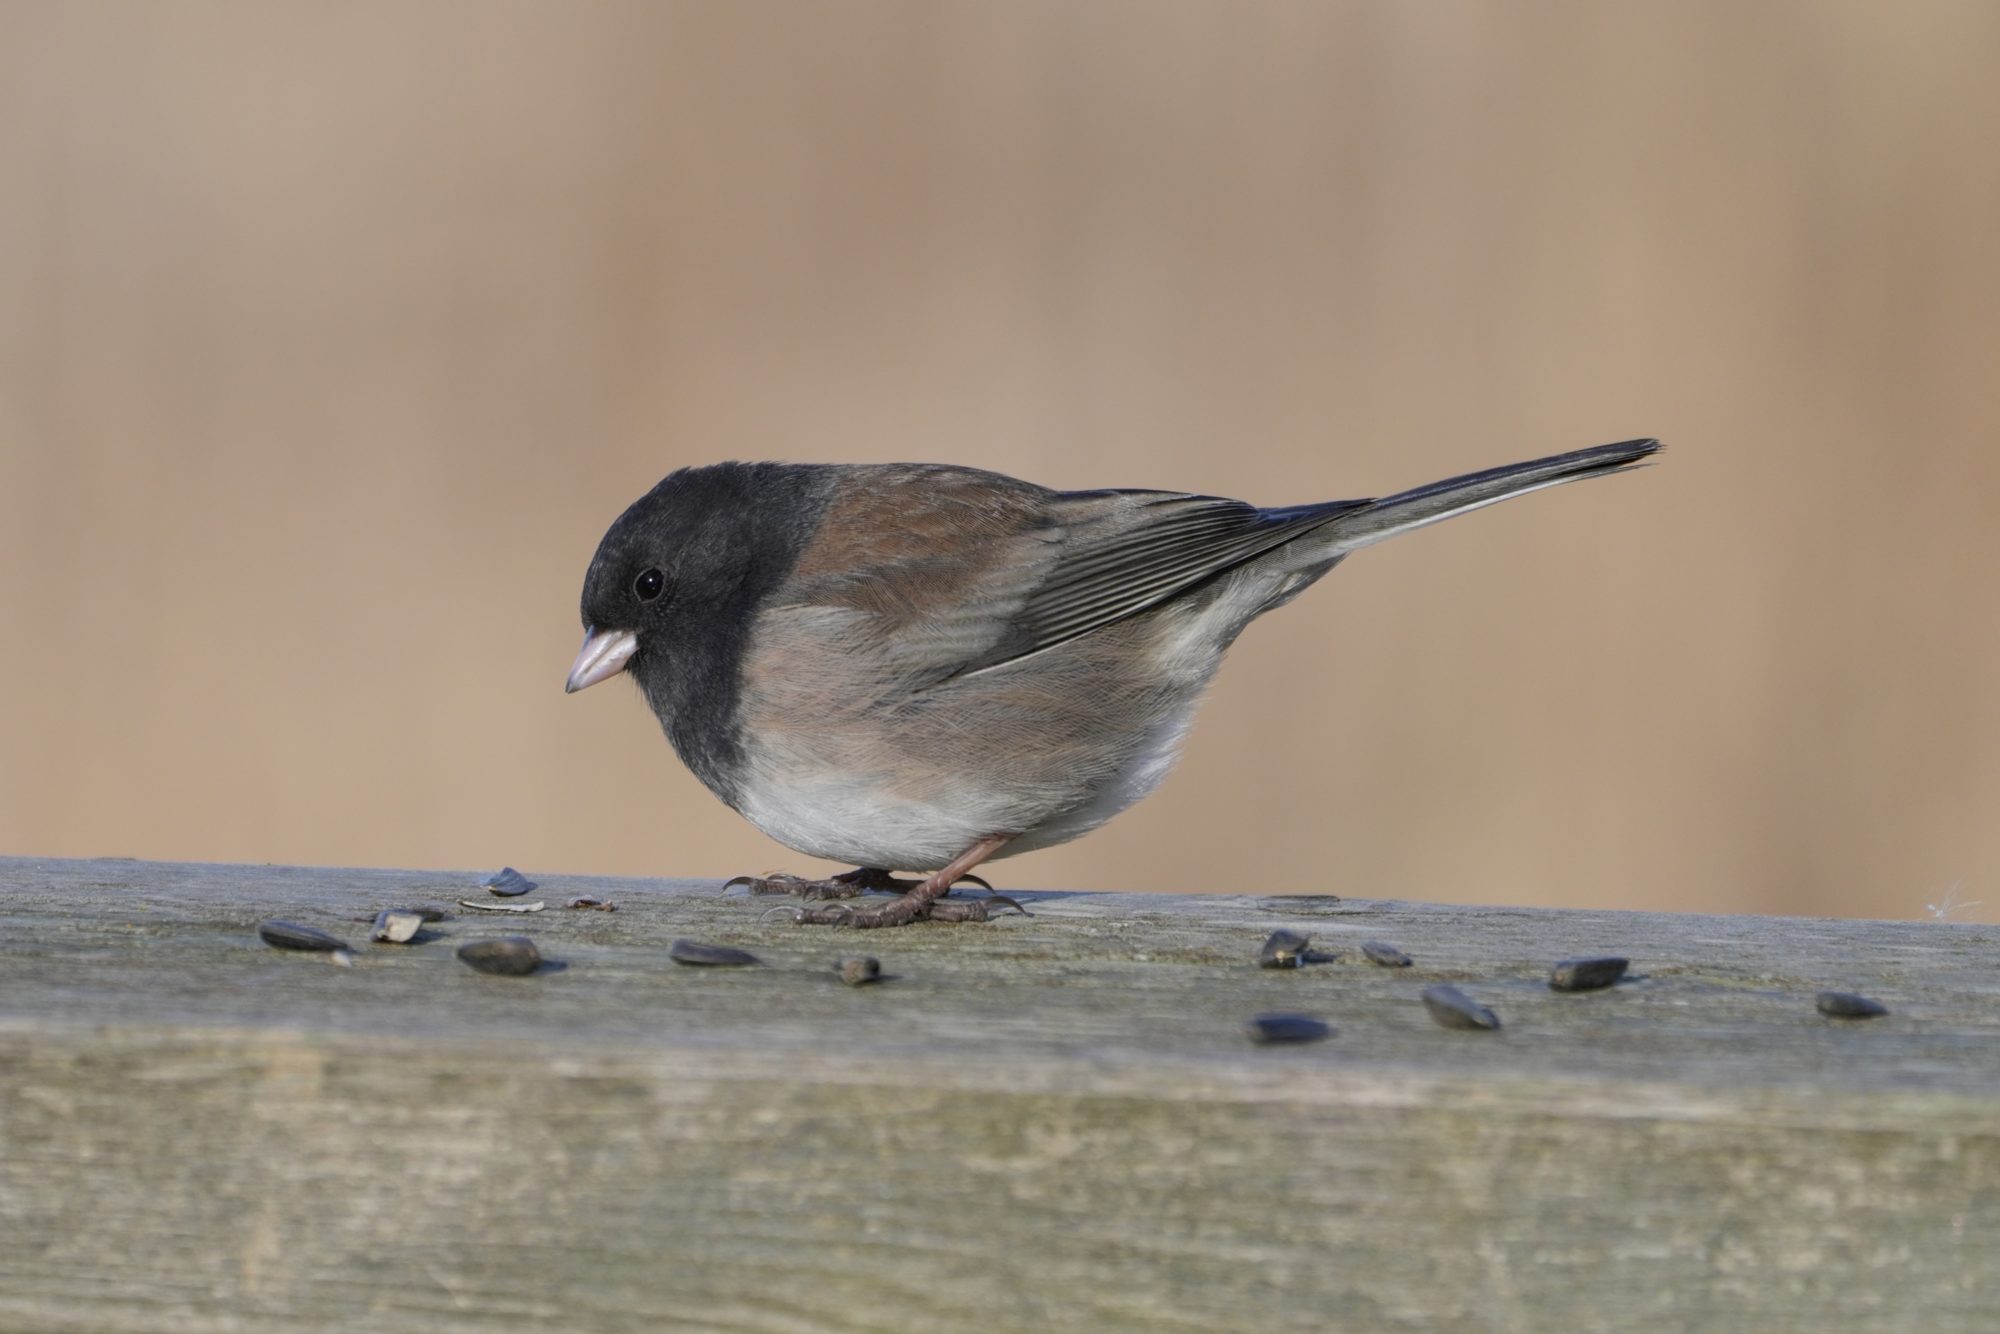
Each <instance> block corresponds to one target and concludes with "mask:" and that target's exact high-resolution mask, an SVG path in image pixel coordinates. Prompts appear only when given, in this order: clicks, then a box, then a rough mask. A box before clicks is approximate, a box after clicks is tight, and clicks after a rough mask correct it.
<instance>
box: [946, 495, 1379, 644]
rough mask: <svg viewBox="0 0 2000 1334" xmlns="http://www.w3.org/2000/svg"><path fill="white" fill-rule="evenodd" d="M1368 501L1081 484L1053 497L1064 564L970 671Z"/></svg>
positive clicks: (1099, 621)
mask: <svg viewBox="0 0 2000 1334" xmlns="http://www.w3.org/2000/svg"><path fill="white" fill-rule="evenodd" d="M1368 503H1369V502H1368V501H1365V500H1336V501H1330V502H1328V503H1326V504H1323V505H1304V506H1299V507H1296V508H1291V509H1277V510H1263V509H1258V508H1257V507H1256V506H1254V505H1247V504H1245V503H1244V502H1242V501H1240V500H1225V499H1222V498H1220V497H1218V496H1194V495H1181V494H1178V493H1174V492H1165V491H1072V492H1065V493H1060V494H1057V495H1055V496H1053V497H1051V502H1050V505H1049V512H1048V516H1047V517H1048V520H1049V524H1050V528H1051V529H1052V530H1053V531H1054V532H1056V533H1060V534H1061V540H1060V542H1059V544H1058V545H1057V550H1056V552H1055V553H1054V561H1053V563H1052V564H1051V565H1050V566H1049V567H1048V569H1047V572H1046V573H1045V574H1044V575H1043V577H1042V578H1041V580H1040V581H1039V582H1038V583H1037V584H1036V585H1035V586H1034V587H1033V588H1032V589H1030V590H1028V591H1027V593H1026V596H1025V597H1024V598H1023V599H1022V600H1021V602H1020V604H1019V606H1018V608H1017V609H1015V610H1013V612H1012V614H1011V615H1008V616H1007V617H1006V623H1005V626H1004V629H1003V631H1002V633H1001V634H1000V635H999V637H998V638H997V639H996V640H995V642H994V643H993V645H992V646H991V647H990V648H989V649H987V651H986V652H984V653H982V654H979V655H978V656H976V657H974V658H972V659H971V660H970V661H968V662H967V663H966V664H965V666H964V667H963V668H962V669H961V674H963V673H964V672H976V671H983V670H985V669H986V668H989V667H997V666H999V665H1001V664H1002V663H1006V662H1011V661H1013V660H1014V659H1016V658H1022V657H1026V656H1027V655H1028V654H1030V653H1038V652H1040V651H1041V650H1043V649H1046V648H1051V647H1053V646H1055V645H1057V644H1060V643H1063V642H1064V641H1065V640H1070V639H1075V638H1077V637H1078V636H1080V635H1087V634H1089V633H1090V632H1091V631H1093V630H1096V629H1100V628H1101V627H1103V626H1106V625H1110V624H1112V623H1113V622H1115V621H1122V620H1124V619H1125V618H1126V617H1128V616H1136V615H1138V614H1139V613H1140V612H1143V611H1147V610H1149V609H1151V608H1153V607H1157V606H1159V605H1160V604H1162V603H1164V602H1167V601H1169V600H1171V599H1172V598H1174V597H1175V596H1177V595H1179V594H1181V593H1183V592H1186V591H1187V590H1189V589H1191V588H1193V587H1195V586H1196V585H1198V584H1200V583H1203V582H1204V581H1206V580H1208V579H1211V578H1213V577H1214V576H1216V575H1218V574H1220V573H1222V572H1223V571H1225V570H1229V569H1233V568H1235V567H1236V566H1238V565H1241V564H1243V563H1244V562H1246V561H1250V560H1254V559H1255V558H1257V557H1258V556H1261V555H1263V554H1264V553H1265V552H1268V551H1272V550H1274V549H1276V548H1278V547H1281V546H1283V545H1285V544H1286V543H1287V542H1290V541H1292V540H1293V539H1295V538H1297V537H1300V536H1302V535H1303V534H1305V533H1307V532H1309V531H1311V530H1312V529H1314V528H1318V527H1320V526H1321V525H1322V524H1324V523H1326V522H1327V521H1328V520H1329V519H1332V518H1334V517H1336V516H1338V515H1341V514H1345V513H1347V512H1349V511H1351V510H1355V509H1359V508H1361V507H1363V506H1365V505H1367V504H1368Z"/></svg>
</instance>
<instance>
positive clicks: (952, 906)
mask: <svg viewBox="0 0 2000 1334" xmlns="http://www.w3.org/2000/svg"><path fill="white" fill-rule="evenodd" d="M1006 841H1007V836H1006V835H1004V834H990V835H988V836H987V837H985V838H982V839H980V840H979V841H978V842H977V843H975V844H973V845H972V846H971V847H970V848H967V849H966V850H965V851H964V852H963V853H961V854H959V856H957V857H956V858H954V859H953V860H952V862H951V864H950V865H948V866H946V867H944V868H943V869H942V870H939V871H935V872H933V873H932V874H930V875H927V876H925V877H924V878H923V879H922V880H920V881H918V882H916V883H915V884H911V883H910V882H909V881H906V880H897V879H896V878H895V877H893V876H891V875H890V874H889V873H888V872H887V871H876V870H870V869H868V868H865V867H864V868H863V869H861V870H859V871H851V872H849V873H848V874H847V875H845V876H835V877H834V879H835V880H836V881H842V882H846V881H848V880H850V879H852V881H853V882H854V883H857V884H860V883H866V884H867V885H868V886H869V887H870V888H875V887H882V888H892V889H899V890H901V891H903V892H902V894H901V895H900V896H899V897H897V898H895V899H892V900H890V901H889V902H888V903H885V904H883V905H882V906H880V907H879V908H865V909H864V908H856V907H854V906H853V905H852V904H846V903H838V904H829V905H827V906H826V907H822V908H794V909H792V920H793V921H794V922H796V923H798V924H800V925H802V926H852V927H863V928H865V927H874V926H907V925H909V924H910V923H911V922H919V921H932V922H986V921H991V920H992V916H993V910H994V909H995V908H996V907H1005V908H1012V909H1014V910H1015V911H1016V912H1018V913H1020V914H1021V915H1022V916H1023V917H1025V916H1027V915H1028V910H1027V909H1026V908H1023V907H1022V906H1021V905H1020V904H1018V903H1016V902H1015V901H1014V900H1012V899H1010V898H1008V897H1006V896H1005V895H1004V894H995V893H994V892H993V886H991V885H989V884H987V883H986V882H985V881H984V880H981V879H980V878H979V877H978V876H976V875H971V874H968V873H969V872H970V871H971V870H972V868H973V867H975V866H977V865H979V863H980V862H982V861H984V860H986V858H988V857H990V856H992V855H993V854H994V853H995V852H997V851H998V850H999V849H1000V847H1001V845H1002V844H1004V843H1005V842H1006ZM966 880H970V881H972V882H973V883H974V884H977V885H978V886H979V887H980V888H982V889H984V890H985V891H986V897H985V898H983V899H972V900H969V901H968V900H963V899H961V900H958V901H955V902H951V903H945V902H941V900H942V899H943V898H944V896H945V895H946V894H949V893H950V892H951V887H952V886H953V885H956V884H959V883H960V882H962V881H966ZM885 882H886V884H885Z"/></svg>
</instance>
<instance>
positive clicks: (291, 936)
mask: <svg viewBox="0 0 2000 1334" xmlns="http://www.w3.org/2000/svg"><path fill="white" fill-rule="evenodd" d="M257 934H258V935H260V936H262V937H263V938H264V943H265V944H266V945H272V946H275V947H277V948H278V949H281V950H322V951H323V950H344V949H346V948H347V942H346V941H344V940H342V939H341V938H340V937H339V936H329V935H328V934H327V933H326V932H324V931H315V930H314V929H313V928H312V927H309V926H300V925H299V924H298V923H297V922H280V921H278V920H277V919H275V918H273V919H272V920H271V921H268V922H259V923H258V924H257Z"/></svg>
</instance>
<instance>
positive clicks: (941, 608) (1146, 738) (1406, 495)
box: [568, 440, 1660, 926]
mask: <svg viewBox="0 0 2000 1334" xmlns="http://www.w3.org/2000/svg"><path fill="white" fill-rule="evenodd" d="M1659 447H1660V446H1659V442H1658V441H1655V440H1632V441H1627V442H1626V443H1624V444H1618V445H1601V446H1599V447H1597V448H1595V449H1583V450H1578V451H1576V452H1575V453H1572V454H1558V455H1556V456H1555V457H1553V458H1546V459H1539V460H1536V461H1535V462H1532V463H1517V464H1513V465H1512V466H1509V467H1504V468H1492V469H1489V470H1487V471H1485V472H1476V473H1469V474H1467V475H1465V476H1463V477H1454V478H1452V479H1451V480H1449V481H1444V482H1437V483H1434V484H1432V485H1430V486H1421V487H1418V488H1417V489H1416V490H1414V491H1404V492H1402V493H1401V494H1399V495H1393V496H1388V497H1385V498H1383V499H1379V500H1334V501H1328V502H1327V503H1325V504H1320V505H1297V506H1290V507H1286V508H1282V509H1258V508H1257V507H1256V506H1254V505H1247V504H1244V503H1243V502H1242V501H1240V500H1223V499H1219V498H1217V497H1215V496H1194V495H1181V494H1178V493H1175V492H1170V491H1051V490H1049V489H1047V488H1045V487H1040V486H1035V485H1033V484H1031V483H1028V482H1022V481H1017V480H1015V479H1014V478H1012V477H1004V476H1001V475H1000V474H998V473H992V472H982V471H979V470H977V469H973V468H955V467H945V466H942V465H936V464H914V463H892V464H854V465H845V464H786V463H720V464H715V465H713V466H709V467H701V468H685V469H682V470H681V471H679V472H676V473H674V474H673V475H672V476H670V477H668V478H667V479H666V480H664V481H662V482H661V483H660V484H659V485H658V486H656V487H654V488H653V489H652V490H651V491H649V492H647V493H646V494H645V495H644V496H642V497H641V498H640V499H639V500H638V501H637V502H636V503H635V504H633V505H632V507H631V508H630V509H628V510H626V511H625V512H624V513H623V514H622V515H620V516H619V517H618V521H617V522H616V523H614V524H612V525H611V530H610V531H609V532H607V533H606V534H605V535H604V540H603V542H602V543H600V544H599V546H598V548H597V554H596V556H595V557H594V558H593V559H592V560H591V562H590V570H589V572H588V573H587V574H586V575H585V576H584V585H583V622H584V643H583V650H582V651H581V652H580V653H578V654H577V658H576V665H575V666H574V667H573V668H571V669H570V674H569V683H568V689H569V690H572V691H575V690H581V689H583V688H584V687H585V686H590V685H595V684H597V683H598V682H599V681H603V680H606V679H607V678H609V677H611V676H614V675H616V674H617V673H619V672H621V671H622V672H629V673H630V674H631V675H632V676H633V677H634V678H635V679H637V681H638V682H639V685H640V687H641V688H642V689H643V690H644V691H645V693H646V700H647V702H648V703H650V704H651V705H652V706H653V712H654V713H655V714H656V715H658V717H659V719H660V724H661V726H662V727H664V728H665V729H666V733H667V739H668V740H669V741H671V742H672V743H673V746H674V749H675V750H676V751H677V752H678V753H679V754H680V757H681V759H682V761H684V762H685V763H686V764H687V766H688V768H690V769H692V770H694V772H695V774H696V775H697V776H698V777H699V778H700V779H701V781H702V782H704V783H706V784H707V785H708V787H709V789H710V790H711V791H713V792H714V793H715V794H716V795H717V796H718V797H721V798H722V799H723V800H724V801H725V802H727V803H729V805H730V806H732V807H734V808H735V809H736V810H737V811H738V812H740V813H741V814H742V815H743V816H744V818H746V819H748V820H749V821H750V822H751V823H752V824H754V825H756V826H757V827H758V828H759V829H761V830H763V831H764V832H765V833H767V834H769V835H770V836H771V837H772V838H774V839H776V840H778V842H780V843H783V844H784V845H785V846H787V847H790V848H795V849H797V850H798V851H800V852H803V853H807V854H809V855H811V856H814V857H824V858H828V859H830V860H833V861H839V862H849V863H852V864H854V865H855V866H856V867H858V868H859V869H858V870H857V871H854V872H850V873H849V874H848V875H846V876H841V877H835V878H834V880H832V881H822V882H802V881H796V880H791V879H789V878H786V880H785V884H784V886H783V887H790V888H804V889H806V890H808V891H810V894H809V896H818V897H833V896H844V895H849V894H854V893H858V892H860V890H861V889H864V888H883V887H887V886H892V885H893V886H894V887H896V888H903V889H907V892H906V893H904V894H902V896H901V897H899V898H896V899H894V900H892V901H889V902H886V903H884V904H883V905H882V906H880V907H877V908H874V909H870V910H867V911H857V910H855V909H853V908H851V907H849V906H846V905H837V906H822V907H815V908H810V909H806V908H802V909H800V910H799V911H798V913H797V917H798V919H799V920H801V921H809V922H821V923H834V922H844V923H847V924H850V925H853V926H897V925H901V924H903V923H905V922H909V921H913V920H916V919H918V918H924V917H931V918H936V919H939V920H960V921H962V920H967V919H982V918H983V917H984V916H985V913H986V908H987V905H988V903H990V902H992V900H982V901H976V902H969V903H959V902H956V901H947V902H939V901H938V900H939V897H940V896H941V895H942V894H944V893H945V892H946V891H948V890H949V889H950V887H951V886H952V885H953V884H954V883H955V882H956V881H958V880H960V879H964V878H967V873H968V872H970V871H971V869H972V868H973V867H974V866H976V865H978V864H979V863H980V862H981V861H984V860H985V859H987V858H989V857H996V856H1004V855H1008V854H1011V853H1016V852H1028V851H1031V850H1033V849H1035V848H1046V847H1050V846H1052V845H1054V844H1057V843H1064V842H1067V841H1068V840H1070V839H1073V838H1076V837H1078V836H1079V835H1082V834H1087V833H1089V832H1090V831H1091V830H1093V829H1095V828H1097V826H1099V825H1101V824H1103V823H1104V822H1105V821H1106V820H1109V819H1110V818H1111V817H1112V816H1114V815H1116V814H1118V813H1119V812H1120V811H1122V810H1124V809H1125V808H1126V807H1128V806H1130V805H1131V804H1132V803H1133V802H1136V801H1138V800H1139V799H1140V798H1141V797H1143V796H1145V795H1146V794H1147V793H1149V792H1151V791H1152V790H1153V789H1154V788H1155V787H1157V786H1158V785H1159V782H1160V780H1161V779H1162V778H1164V777H1165V776H1166V773H1167V770H1168V769H1169V768H1171V767H1172V765H1173V762H1174V757H1175V755H1176V753H1177V752H1178V751H1179V749H1180V745H1181V740H1182V738H1183V737H1184V736H1186V734H1187V729H1188V724H1189V723H1190V721H1191V720H1192V718H1193V715H1194V709H1195V704H1196V702H1197V700H1199V698H1200V696H1201V692H1202V688H1203V687H1204V686H1206V685H1207V684H1208V680H1209V678H1210V677H1211V676H1213V675H1214V674H1215V669H1216V667H1217V666H1218V665H1219V664H1220V663H1221V661H1222V655H1223V653H1224V652H1225V651H1226V650H1227V649H1228V648H1229V646H1230V644H1231V643H1232V642H1233V641H1234V640H1235V639H1236V636H1237V635H1238V634H1240V633H1241V632H1242V630H1243V627H1244V626H1245V625H1248V624H1249V623H1250V621H1251V620H1252V619H1253V618H1254V617H1256V616H1259V615H1261V614H1262V613H1264V612H1267V611H1269V610H1271V608H1273V607H1277V606H1280V605H1282V604H1284V603H1285V602H1288V601H1290V600H1291V599H1292V598H1293V597H1295V596H1296V595H1297V594H1298V593H1299V592H1300V590H1302V589H1304V588H1305V587H1306V585H1308V584H1310V583H1312V582H1313V581H1314V580H1315V579H1318V578H1319V577H1320V576H1321V575H1323V574H1325V573H1326V572H1327V571H1328V570H1330V569H1332V568H1333V567H1334V566H1335V565H1336V564H1337V563H1339V561H1340V560H1341V559H1342V558H1343V557H1345V556H1346V555H1347V554H1348V553H1349V552H1351V551H1354V550H1356V549H1357V548H1360V547H1364V546H1367V545H1369V544H1370V543H1372V542H1379V541H1381V540H1382V539H1383V538H1385V537H1391V536H1394V535H1395V534H1397V533H1400V532H1404V531H1406V530H1408V529H1411V528H1418V527H1421V526H1423V525H1424V524H1427V523H1434V522H1436V521H1437V520H1439V519H1445V518H1449V517H1451V516H1452V515H1454V514H1463V513H1465V512H1466V511H1468V510H1474V509H1478V508H1480V507H1481V506H1484V505H1490V504H1492V503H1494V502H1495V501H1498V500H1505V499H1507V498H1508V497H1510V496H1517V495H1523V494H1525V493H1527V492H1529V491H1538V490H1540V489H1542V488H1543V487H1547V486H1555V485H1558V484H1560V483H1562V482H1570V481H1575V480H1577V479H1578V478H1582V477H1597V476H1601V475H1603V474H1605V473H1612V472H1617V471H1619V470H1621V469H1623V468H1625V467H1627V466H1628V465H1630V464H1633V463H1636V462H1638V461H1639V460H1641V459H1644V458H1645V457H1646V456H1648V455H1649V454H1652V453H1653V452H1654V451H1656V450H1657V449H1659ZM892 870H893V871H923V872H930V873H931V874H929V875H927V876H926V877H925V878H924V879H922V880H921V881H918V882H915V883H910V882H901V881H892V880H890V879H889V874H888V873H889V872H890V871H892ZM762 887H769V886H762Z"/></svg>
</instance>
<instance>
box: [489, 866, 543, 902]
mask: <svg viewBox="0 0 2000 1334" xmlns="http://www.w3.org/2000/svg"><path fill="white" fill-rule="evenodd" d="M479 887H480V888H481V889H483V890H486V891H487V892H488V893H491V894H497V895H499V896H500V897H501V898H503V899H518V898H520V897H521V896H522V895H523V894H527V893H530V892H532V891H533V890H534V888H535V882H534V881H532V880H530V879H528V877H526V876H524V875H522V874H521V873H520V872H519V871H517V870H515V869H514V868H513V867H511V866H503V867H501V868H500V869H499V870H498V871H495V872H494V873H493V874H492V875H489V876H487V877H486V878H485V879H484V880H482V881H480V882H479Z"/></svg>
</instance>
